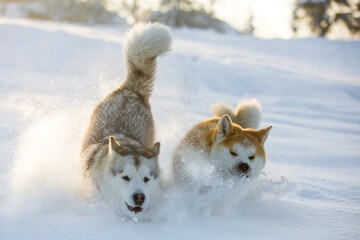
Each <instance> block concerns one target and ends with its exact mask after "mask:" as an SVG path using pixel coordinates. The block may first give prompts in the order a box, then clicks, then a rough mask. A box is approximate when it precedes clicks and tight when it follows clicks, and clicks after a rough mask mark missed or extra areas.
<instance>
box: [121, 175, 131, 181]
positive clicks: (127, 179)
mask: <svg viewBox="0 0 360 240" xmlns="http://www.w3.org/2000/svg"><path fill="white" fill-rule="evenodd" d="M122 178H123V179H124V180H125V181H130V178H129V177H128V176H124V177H122Z"/></svg>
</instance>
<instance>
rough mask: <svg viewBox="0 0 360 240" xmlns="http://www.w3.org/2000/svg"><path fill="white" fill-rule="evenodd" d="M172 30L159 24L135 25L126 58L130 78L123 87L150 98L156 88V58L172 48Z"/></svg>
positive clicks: (130, 36)
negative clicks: (154, 87)
mask: <svg viewBox="0 0 360 240" xmlns="http://www.w3.org/2000/svg"><path fill="white" fill-rule="evenodd" d="M171 42H172V39H171V35H170V30H169V28H168V27H166V26H165V25H162V24H159V23H147V24H143V23H141V24H137V25H135V26H134V27H133V28H132V29H131V30H130V31H129V33H128V34H127V37H126V42H125V46H124V58H125V62H126V66H127V72H128V76H127V78H126V79H125V81H124V82H123V83H122V86H123V87H126V88H128V89H131V90H133V91H135V92H137V93H138V94H140V95H142V96H144V97H146V98H149V97H150V95H151V92H152V89H153V86H154V80H155V71H156V57H158V56H159V55H161V54H163V53H165V52H167V51H169V50H170V48H171Z"/></svg>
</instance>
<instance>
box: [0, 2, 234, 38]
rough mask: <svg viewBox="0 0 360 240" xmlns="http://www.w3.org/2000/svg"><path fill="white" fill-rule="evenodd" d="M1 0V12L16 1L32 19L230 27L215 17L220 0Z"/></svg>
mask: <svg viewBox="0 0 360 240" xmlns="http://www.w3.org/2000/svg"><path fill="white" fill-rule="evenodd" d="M2 1H3V2H2V5H0V7H1V12H2V13H4V11H6V6H7V5H8V4H11V3H12V4H14V3H18V4H19V5H20V4H21V5H23V8H25V7H24V6H25V5H26V12H25V15H26V17H28V18H35V19H44V20H55V21H69V22H78V23H101V24H104V23H118V22H127V23H129V24H134V23H135V22H141V21H153V22H155V21H157V22H162V23H164V24H167V25H169V26H172V27H183V26H187V27H193V28H213V29H215V30H217V31H220V32H224V31H227V30H229V29H231V27H230V25H229V24H227V23H225V22H223V21H221V20H218V19H217V18H216V17H215V14H214V4H215V3H216V2H217V1H219V0H209V1H208V2H207V4H204V3H201V2H199V1H192V0H160V1H157V3H155V5H157V6H155V7H154V6H152V8H151V6H149V4H146V2H149V1H147V0H116V1H112V0H2ZM150 2H151V1H150ZM153 5H154V4H153ZM144 6H146V7H144ZM154 8H155V9H157V10H155V11H154V10H153V9H154Z"/></svg>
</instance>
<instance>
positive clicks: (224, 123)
mask: <svg viewBox="0 0 360 240" xmlns="http://www.w3.org/2000/svg"><path fill="white" fill-rule="evenodd" d="M232 130H233V123H232V121H231V119H230V117H229V115H227V114H224V115H223V116H222V117H221V118H220V120H219V123H218V129H217V134H218V135H219V136H221V137H226V136H228V135H229V133H231V132H232Z"/></svg>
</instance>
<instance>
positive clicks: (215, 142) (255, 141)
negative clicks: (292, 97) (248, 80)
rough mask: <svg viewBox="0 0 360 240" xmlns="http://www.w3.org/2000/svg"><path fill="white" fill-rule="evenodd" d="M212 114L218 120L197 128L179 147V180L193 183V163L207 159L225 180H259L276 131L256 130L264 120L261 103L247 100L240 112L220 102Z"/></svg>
mask: <svg viewBox="0 0 360 240" xmlns="http://www.w3.org/2000/svg"><path fill="white" fill-rule="evenodd" d="M210 111H211V112H212V114H213V115H214V117H213V118H211V119H208V120H205V121H203V122H200V123H199V124H197V125H195V126H194V127H193V128H192V129H191V130H190V131H189V132H188V133H187V134H186V136H185V137H184V139H183V140H182V141H181V143H180V145H179V146H178V147H177V149H176V151H175V154H174V158H173V175H174V179H175V181H177V182H180V183H181V182H182V183H184V182H189V181H191V180H192V179H193V173H192V171H191V170H192V169H191V168H192V166H193V164H194V163H196V161H203V160H205V162H208V163H210V164H211V165H212V166H214V169H215V171H216V174H217V175H219V176H222V177H224V178H228V177H230V176H236V177H256V176H257V175H258V174H259V173H260V172H261V170H262V169H263V168H264V166H265V150H264V143H265V141H266V139H267V137H268V134H269V132H270V129H271V128H272V126H268V127H267V128H264V129H260V130H254V129H255V128H257V127H258V125H259V123H260V119H261V106H260V103H259V102H258V101H257V100H256V99H250V100H244V101H242V102H240V103H239V104H238V106H237V108H236V110H233V108H232V107H231V106H230V105H228V104H224V103H218V104H216V105H214V106H213V107H212V108H211V110H210Z"/></svg>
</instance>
